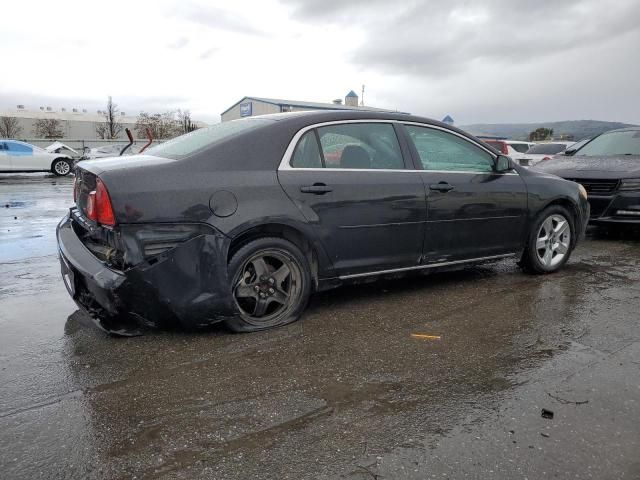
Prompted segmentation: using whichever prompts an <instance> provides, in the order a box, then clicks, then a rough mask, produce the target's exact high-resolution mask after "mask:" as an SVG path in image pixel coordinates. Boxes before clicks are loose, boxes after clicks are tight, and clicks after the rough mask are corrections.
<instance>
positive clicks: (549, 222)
mask: <svg viewBox="0 0 640 480" xmlns="http://www.w3.org/2000/svg"><path fill="white" fill-rule="evenodd" d="M542 228H544V233H545V234H546V236H549V235H550V234H551V232H553V218H552V217H549V218H547V219H546V220H545V221H544V223H543V224H542Z"/></svg>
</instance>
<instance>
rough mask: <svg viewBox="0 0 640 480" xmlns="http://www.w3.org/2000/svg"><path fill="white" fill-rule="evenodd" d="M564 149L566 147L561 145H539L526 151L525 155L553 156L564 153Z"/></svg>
mask: <svg viewBox="0 0 640 480" xmlns="http://www.w3.org/2000/svg"><path fill="white" fill-rule="evenodd" d="M566 148H567V146H566V145H565V144H563V143H540V144H538V145H534V146H533V147H531V148H530V149H529V150H527V153H533V154H539V155H553V154H554V153H560V152H564V150H565V149H566Z"/></svg>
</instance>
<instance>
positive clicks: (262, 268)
mask: <svg viewBox="0 0 640 480" xmlns="http://www.w3.org/2000/svg"><path fill="white" fill-rule="evenodd" d="M251 264H252V265H253V269H254V270H255V272H256V275H257V276H258V278H260V277H262V276H267V275H269V272H270V269H269V265H267V262H265V261H264V258H262V257H258V258H256V259H254V260H252V261H251Z"/></svg>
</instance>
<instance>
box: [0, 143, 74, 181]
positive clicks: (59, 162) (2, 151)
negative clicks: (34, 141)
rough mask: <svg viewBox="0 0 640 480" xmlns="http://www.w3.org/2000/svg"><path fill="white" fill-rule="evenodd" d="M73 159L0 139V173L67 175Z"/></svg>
mask: <svg viewBox="0 0 640 480" xmlns="http://www.w3.org/2000/svg"><path fill="white" fill-rule="evenodd" d="M72 168H73V159H72V158H71V157H70V156H69V155H65V154H63V153H50V152H47V151H46V150H43V149H42V148H40V147H36V146H35V145H31V144H29V143H25V142H19V141H17V140H4V139H0V173H17V172H51V173H53V174H55V175H58V176H64V175H69V173H71V169H72Z"/></svg>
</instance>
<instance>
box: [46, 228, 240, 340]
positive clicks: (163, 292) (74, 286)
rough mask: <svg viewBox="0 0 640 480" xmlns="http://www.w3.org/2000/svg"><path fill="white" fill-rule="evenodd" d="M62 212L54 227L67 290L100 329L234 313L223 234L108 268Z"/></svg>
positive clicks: (192, 322) (126, 330)
mask: <svg viewBox="0 0 640 480" xmlns="http://www.w3.org/2000/svg"><path fill="white" fill-rule="evenodd" d="M72 222H73V220H72V219H71V218H70V217H69V216H68V215H67V216H65V217H64V218H63V219H62V220H61V221H60V223H59V224H58V227H57V229H56V235H57V241H58V251H59V257H60V267H61V272H62V278H63V280H64V283H65V286H66V287H67V290H68V291H69V294H70V295H71V297H72V298H73V300H74V301H75V302H76V304H77V305H78V307H80V308H81V309H82V310H83V311H84V312H86V313H87V314H88V315H89V316H90V317H91V318H92V319H93V320H94V322H95V323H96V324H97V325H98V326H99V327H100V328H102V329H104V330H106V331H108V332H110V333H114V334H135V333H139V332H140V330H141V329H143V328H144V327H175V326H182V327H187V328H194V327H201V326H206V325H211V324H213V323H216V322H219V321H221V320H224V319H225V318H229V317H232V316H234V315H235V308H234V305H233V298H232V295H231V290H230V287H229V281H228V279H227V266H226V261H225V259H226V254H225V252H226V249H227V239H226V237H224V235H222V234H214V233H212V234H210V235H209V234H207V235H199V236H197V237H195V238H192V239H191V240H187V241H185V242H183V243H181V244H179V245H178V246H176V247H175V248H172V249H170V250H168V251H166V252H164V253H162V254H160V255H157V256H155V257H153V258H151V259H149V260H145V261H144V262H142V263H140V264H138V265H136V266H135V267H132V268H129V269H127V270H125V271H119V270H116V269H113V268H110V267H109V266H108V265H107V264H106V263H105V262H103V261H101V260H100V259H98V258H97V257H96V256H94V255H93V253H92V252H91V251H90V250H88V249H87V248H86V247H85V245H84V244H83V243H82V241H81V239H80V238H79V237H78V235H77V234H76V232H75V230H74V229H73V226H72Z"/></svg>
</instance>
